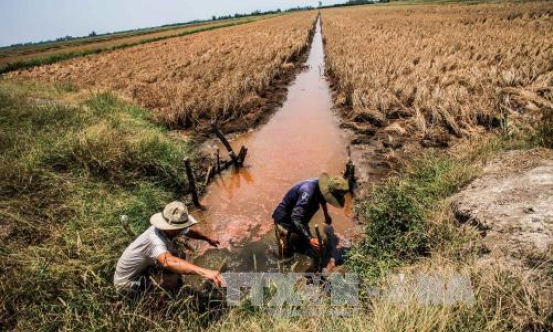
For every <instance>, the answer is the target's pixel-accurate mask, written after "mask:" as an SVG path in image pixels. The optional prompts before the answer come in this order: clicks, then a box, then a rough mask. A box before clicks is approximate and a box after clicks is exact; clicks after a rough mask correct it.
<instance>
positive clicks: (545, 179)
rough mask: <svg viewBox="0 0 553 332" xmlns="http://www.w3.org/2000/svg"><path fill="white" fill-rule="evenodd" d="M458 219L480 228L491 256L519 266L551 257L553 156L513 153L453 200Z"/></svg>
mask: <svg viewBox="0 0 553 332" xmlns="http://www.w3.org/2000/svg"><path fill="white" fill-rule="evenodd" d="M453 207H454V211H455V215H456V216H457V218H458V219H459V220H460V221H461V222H469V223H471V224H474V225H476V226H477V227H478V228H479V229H480V230H481V231H482V234H483V244H484V247H485V248H486V249H487V253H486V254H485V255H484V256H483V257H482V258H481V259H480V263H484V264H485V263H486V262H489V261H490V260H497V259H501V260H502V261H505V262H507V263H508V264H512V265H515V266H520V265H526V264H527V263H528V262H531V261H533V260H535V259H536V258H539V257H547V256H550V255H551V253H552V252H553V251H552V248H553V151H551V150H545V149H534V150H529V151H511V152H508V153H505V154H503V155H502V156H501V157H500V158H498V159H496V160H493V161H492V162H490V163H488V164H487V165H486V166H485V168H484V174H483V175H482V176H481V177H479V178H478V179H476V180H475V181H473V182H472V183H471V184H470V185H469V186H468V187H467V188H465V189H464V190H463V191H462V192H460V193H458V194H457V195H455V196H454V197H453Z"/></svg>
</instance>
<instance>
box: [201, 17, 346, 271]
mask: <svg viewBox="0 0 553 332" xmlns="http://www.w3.org/2000/svg"><path fill="white" fill-rule="evenodd" d="M305 65H306V66H307V67H306V68H305V69H304V70H303V71H302V72H301V73H300V74H298V76H297V77H296V79H295V80H294V81H293V83H292V84H291V85H290V87H289V89H288V95H287V99H286V101H285V102H284V104H283V106H282V107H281V108H280V109H279V110H277V111H276V113H275V114H274V116H273V117H272V118H271V119H270V120H269V121H268V122H267V124H265V125H263V126H262V127H261V128H260V129H259V130H256V131H253V132H250V133H247V134H244V135H241V136H240V137H238V138H237V139H235V140H234V141H233V142H231V145H233V148H234V149H235V150H236V151H238V149H239V148H240V146H241V145H245V146H246V147H248V156H247V158H246V163H245V167H244V168H242V169H240V170H238V171H237V170H231V171H228V172H225V173H224V174H222V176H217V177H215V178H214V179H213V181H212V183H211V184H210V185H209V187H208V188H207V194H206V195H205V196H204V197H203V200H202V204H203V205H204V206H206V207H207V209H206V210H205V211H203V212H196V215H197V218H198V219H199V220H200V221H201V225H198V226H199V227H200V228H201V229H202V230H203V231H205V232H207V233H209V234H210V235H214V236H216V237H218V238H219V240H220V242H221V246H220V248H219V249H210V248H209V247H208V246H204V245H201V246H200V247H199V248H198V253H197V254H198V255H199V257H197V258H196V262H197V263H198V264H203V265H206V266H211V267H214V266H216V265H217V262H218V261H220V260H221V259H222V258H223V257H229V256H230V257H231V259H230V260H229V261H230V266H229V269H231V270H234V271H252V270H254V269H257V270H259V271H268V270H271V268H272V266H273V265H274V260H275V259H273V257H271V256H274V253H273V254H271V250H270V249H271V246H273V247H274V246H275V243H276V242H275V238H274V233H273V221H272V219H271V214H272V212H273V210H274V208H275V207H276V206H277V204H278V203H279V202H280V200H281V199H282V197H283V195H284V194H285V193H286V192H287V190H288V189H289V188H290V187H291V186H292V185H293V184H295V183H297V182H299V181H301V180H304V179H307V178H313V177H318V175H319V174H320V173H321V172H322V171H326V172H328V173H329V174H336V175H338V174H341V172H342V171H343V170H344V165H345V162H346V144H347V140H346V136H345V134H344V133H343V132H342V131H341V130H340V128H339V123H338V119H337V118H336V117H335V116H334V114H333V113H332V111H331V108H332V97H331V90H330V87H329V84H328V82H327V81H326V80H325V78H324V76H323V73H324V49H323V42H322V36H321V26H320V20H319V21H318V22H317V26H316V31H315V34H314V36H313V42H312V45H311V49H310V52H309V56H308V59H307V62H306V64H305ZM221 151H225V150H224V149H223V148H221ZM329 210H330V214H331V215H332V217H333V225H334V229H335V230H336V233H337V234H341V235H344V237H345V238H348V232H350V231H351V230H352V228H353V220H352V219H351V216H350V214H351V212H346V211H348V209H347V208H346V209H341V210H340V209H334V208H332V207H331V206H329ZM323 222H324V218H323V216H322V211H319V213H317V215H316V216H315V218H314V220H312V221H311V223H310V225H311V227H313V226H314V225H315V224H321V225H322V224H323Z"/></svg>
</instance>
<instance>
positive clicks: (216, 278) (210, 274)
mask: <svg viewBox="0 0 553 332" xmlns="http://www.w3.org/2000/svg"><path fill="white" fill-rule="evenodd" d="M202 275H203V277H204V278H206V279H208V280H209V281H211V282H212V283H213V284H214V285H215V287H217V288H219V287H221V286H226V282H225V279H223V276H221V274H220V273H219V272H218V271H214V270H207V269H206V270H205V271H204V273H202Z"/></svg>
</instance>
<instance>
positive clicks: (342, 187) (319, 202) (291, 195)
mask: <svg viewBox="0 0 553 332" xmlns="http://www.w3.org/2000/svg"><path fill="white" fill-rule="evenodd" d="M348 192H349V186H348V183H347V182H346V181H345V180H344V179H342V178H339V177H330V176H328V174H327V173H322V174H321V175H320V176H319V178H318V179H317V178H314V179H308V180H305V181H302V182H299V183H297V184H295V185H294V186H293V187H292V188H291V189H290V190H289V191H288V192H287V193H286V195H284V198H283V199H282V202H281V203H280V204H279V205H278V206H277V207H276V209H275V211H274V212H273V220H274V221H275V226H276V227H279V226H280V227H282V228H284V230H286V238H285V241H284V248H283V253H285V254H290V250H291V249H292V245H291V243H290V240H291V237H292V236H293V235H294V234H295V235H297V236H299V238H300V242H301V244H303V245H304V246H307V247H308V248H312V249H314V250H318V249H319V246H320V244H319V242H318V240H317V239H315V238H314V237H313V235H312V234H311V231H310V230H309V221H311V218H313V216H314V215H315V213H317V211H318V210H319V206H320V207H322V209H323V213H324V215H325V222H326V223H327V224H329V225H330V224H331V223H332V218H331V217H330V215H329V214H328V210H327V206H326V204H327V203H328V204H331V205H332V206H335V207H338V208H343V207H344V203H345V195H346V194H347V193H348ZM280 227H279V228H280ZM280 233H282V232H280Z"/></svg>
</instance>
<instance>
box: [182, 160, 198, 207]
mask: <svg viewBox="0 0 553 332" xmlns="http://www.w3.org/2000/svg"><path fill="white" fill-rule="evenodd" d="M184 167H185V168H186V176H187V177H188V186H189V187H190V192H191V193H192V202H193V203H194V206H196V207H201V204H200V199H199V197H198V191H197V190H196V180H195V179H194V173H193V172H192V166H190V159H189V158H188V157H186V158H184Z"/></svg>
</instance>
